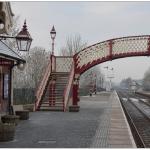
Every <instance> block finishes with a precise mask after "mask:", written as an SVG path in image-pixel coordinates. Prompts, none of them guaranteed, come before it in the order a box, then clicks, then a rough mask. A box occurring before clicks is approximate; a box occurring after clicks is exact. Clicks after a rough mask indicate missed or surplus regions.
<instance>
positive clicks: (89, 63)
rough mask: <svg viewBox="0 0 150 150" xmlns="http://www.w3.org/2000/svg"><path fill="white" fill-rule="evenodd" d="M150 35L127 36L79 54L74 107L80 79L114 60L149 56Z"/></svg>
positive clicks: (75, 67) (75, 59)
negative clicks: (87, 72) (88, 72)
mask: <svg viewBox="0 0 150 150" xmlns="http://www.w3.org/2000/svg"><path fill="white" fill-rule="evenodd" d="M149 55H150V35H140V36H127V37H121V38H114V39H110V40H106V41H103V42H99V43H96V44H94V45H91V46H89V47H86V48H85V49H83V50H81V51H79V52H77V53H76V54H75V55H74V56H73V60H74V82H73V105H74V106H77V103H78V101H79V97H78V89H79V78H80V75H81V74H83V73H84V72H85V71H86V70H88V69H90V68H91V67H93V66H95V65H97V64H100V63H103V62H106V61H111V60H114V59H119V58H124V57H133V56H149Z"/></svg>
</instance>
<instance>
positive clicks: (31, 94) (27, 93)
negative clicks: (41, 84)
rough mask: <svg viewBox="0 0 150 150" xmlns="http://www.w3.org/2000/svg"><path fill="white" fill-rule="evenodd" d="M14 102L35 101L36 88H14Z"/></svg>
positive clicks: (29, 102)
mask: <svg viewBox="0 0 150 150" xmlns="http://www.w3.org/2000/svg"><path fill="white" fill-rule="evenodd" d="M13 92H14V98H13V99H14V104H15V105H21V104H33V103H34V101H35V89H32V88H22V89H14V90H13Z"/></svg>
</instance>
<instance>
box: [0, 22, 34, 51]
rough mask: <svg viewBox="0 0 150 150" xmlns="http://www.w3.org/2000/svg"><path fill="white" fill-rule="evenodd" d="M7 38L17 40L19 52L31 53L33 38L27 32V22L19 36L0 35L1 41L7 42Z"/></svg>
mask: <svg viewBox="0 0 150 150" xmlns="http://www.w3.org/2000/svg"><path fill="white" fill-rule="evenodd" d="M7 38H14V39H16V43H17V47H18V50H19V51H29V49H30V46H31V42H32V38H31V36H30V33H29V32H28V31H27V26H26V21H25V22H24V25H23V28H22V30H21V31H20V32H19V33H18V34H17V36H7V35H0V40H6V39H7Z"/></svg>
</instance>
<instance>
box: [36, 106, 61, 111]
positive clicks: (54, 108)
mask: <svg viewBox="0 0 150 150" xmlns="http://www.w3.org/2000/svg"><path fill="white" fill-rule="evenodd" d="M38 111H63V107H49V108H40V109H38Z"/></svg>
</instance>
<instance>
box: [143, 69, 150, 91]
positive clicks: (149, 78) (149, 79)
mask: <svg viewBox="0 0 150 150" xmlns="http://www.w3.org/2000/svg"><path fill="white" fill-rule="evenodd" d="M143 88H144V90H146V91H150V68H149V69H148V70H147V71H146V72H145V74H144V78H143Z"/></svg>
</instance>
